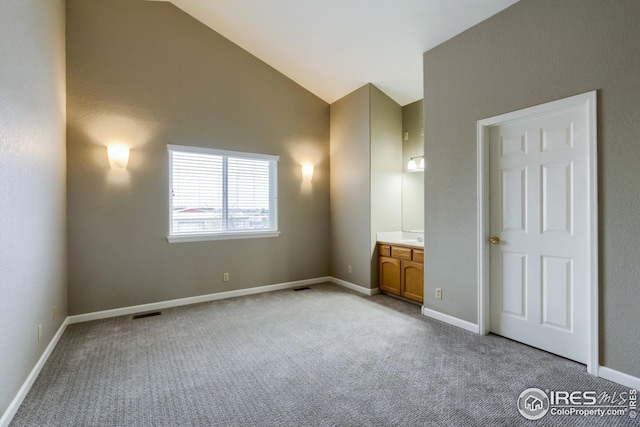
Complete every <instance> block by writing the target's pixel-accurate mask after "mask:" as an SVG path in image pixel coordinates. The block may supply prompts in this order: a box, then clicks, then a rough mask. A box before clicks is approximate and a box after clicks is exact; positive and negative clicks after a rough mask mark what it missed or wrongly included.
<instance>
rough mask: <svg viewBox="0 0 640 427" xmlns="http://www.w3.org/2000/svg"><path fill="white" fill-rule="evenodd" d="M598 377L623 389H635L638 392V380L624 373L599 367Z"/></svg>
mask: <svg viewBox="0 0 640 427" xmlns="http://www.w3.org/2000/svg"><path fill="white" fill-rule="evenodd" d="M598 376H599V377H601V378H604V379H605V380H609V381H613V382H614V383H618V384H621V385H623V386H625V387H630V388H635V389H636V390H640V378H638V377H633V376H631V375H629V374H625V373H624V372H620V371H616V370H614V369H611V368H607V367H606V366H600V367H599V368H598Z"/></svg>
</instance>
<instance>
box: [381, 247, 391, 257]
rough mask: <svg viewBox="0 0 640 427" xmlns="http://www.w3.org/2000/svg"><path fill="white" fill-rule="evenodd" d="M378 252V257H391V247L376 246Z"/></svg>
mask: <svg viewBox="0 0 640 427" xmlns="http://www.w3.org/2000/svg"><path fill="white" fill-rule="evenodd" d="M378 252H379V253H378V255H380V256H391V246H389V245H378Z"/></svg>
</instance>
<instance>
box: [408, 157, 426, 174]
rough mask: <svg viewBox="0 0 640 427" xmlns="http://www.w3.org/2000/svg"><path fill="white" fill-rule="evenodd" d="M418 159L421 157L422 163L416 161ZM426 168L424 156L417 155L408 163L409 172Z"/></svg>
mask: <svg viewBox="0 0 640 427" xmlns="http://www.w3.org/2000/svg"><path fill="white" fill-rule="evenodd" d="M416 159H420V163H416ZM423 170H424V156H415V157H412V158H410V159H409V163H407V172H420V171H423Z"/></svg>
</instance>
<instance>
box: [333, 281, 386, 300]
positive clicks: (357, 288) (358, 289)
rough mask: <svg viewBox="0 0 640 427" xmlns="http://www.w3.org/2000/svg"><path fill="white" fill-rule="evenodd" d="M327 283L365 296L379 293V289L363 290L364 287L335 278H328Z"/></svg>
mask: <svg viewBox="0 0 640 427" xmlns="http://www.w3.org/2000/svg"><path fill="white" fill-rule="evenodd" d="M328 281H329V282H331V283H334V284H336V285H338V286H342V287H344V288H348V289H351V290H352V291H356V292H360V293H361V294H365V295H369V296H371V295H375V294H379V293H380V288H373V289H370V288H365V287H364V286H360V285H356V284H355V283H351V282H347V281H346V280H342V279H338V278H337V277H329V278H328Z"/></svg>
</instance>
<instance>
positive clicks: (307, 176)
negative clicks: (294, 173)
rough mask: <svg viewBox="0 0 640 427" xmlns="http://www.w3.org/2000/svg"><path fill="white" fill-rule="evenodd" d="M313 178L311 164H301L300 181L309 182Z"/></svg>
mask: <svg viewBox="0 0 640 427" xmlns="http://www.w3.org/2000/svg"><path fill="white" fill-rule="evenodd" d="M312 179H313V165H312V164H309V163H305V164H303V165H302V182H311V180H312Z"/></svg>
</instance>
